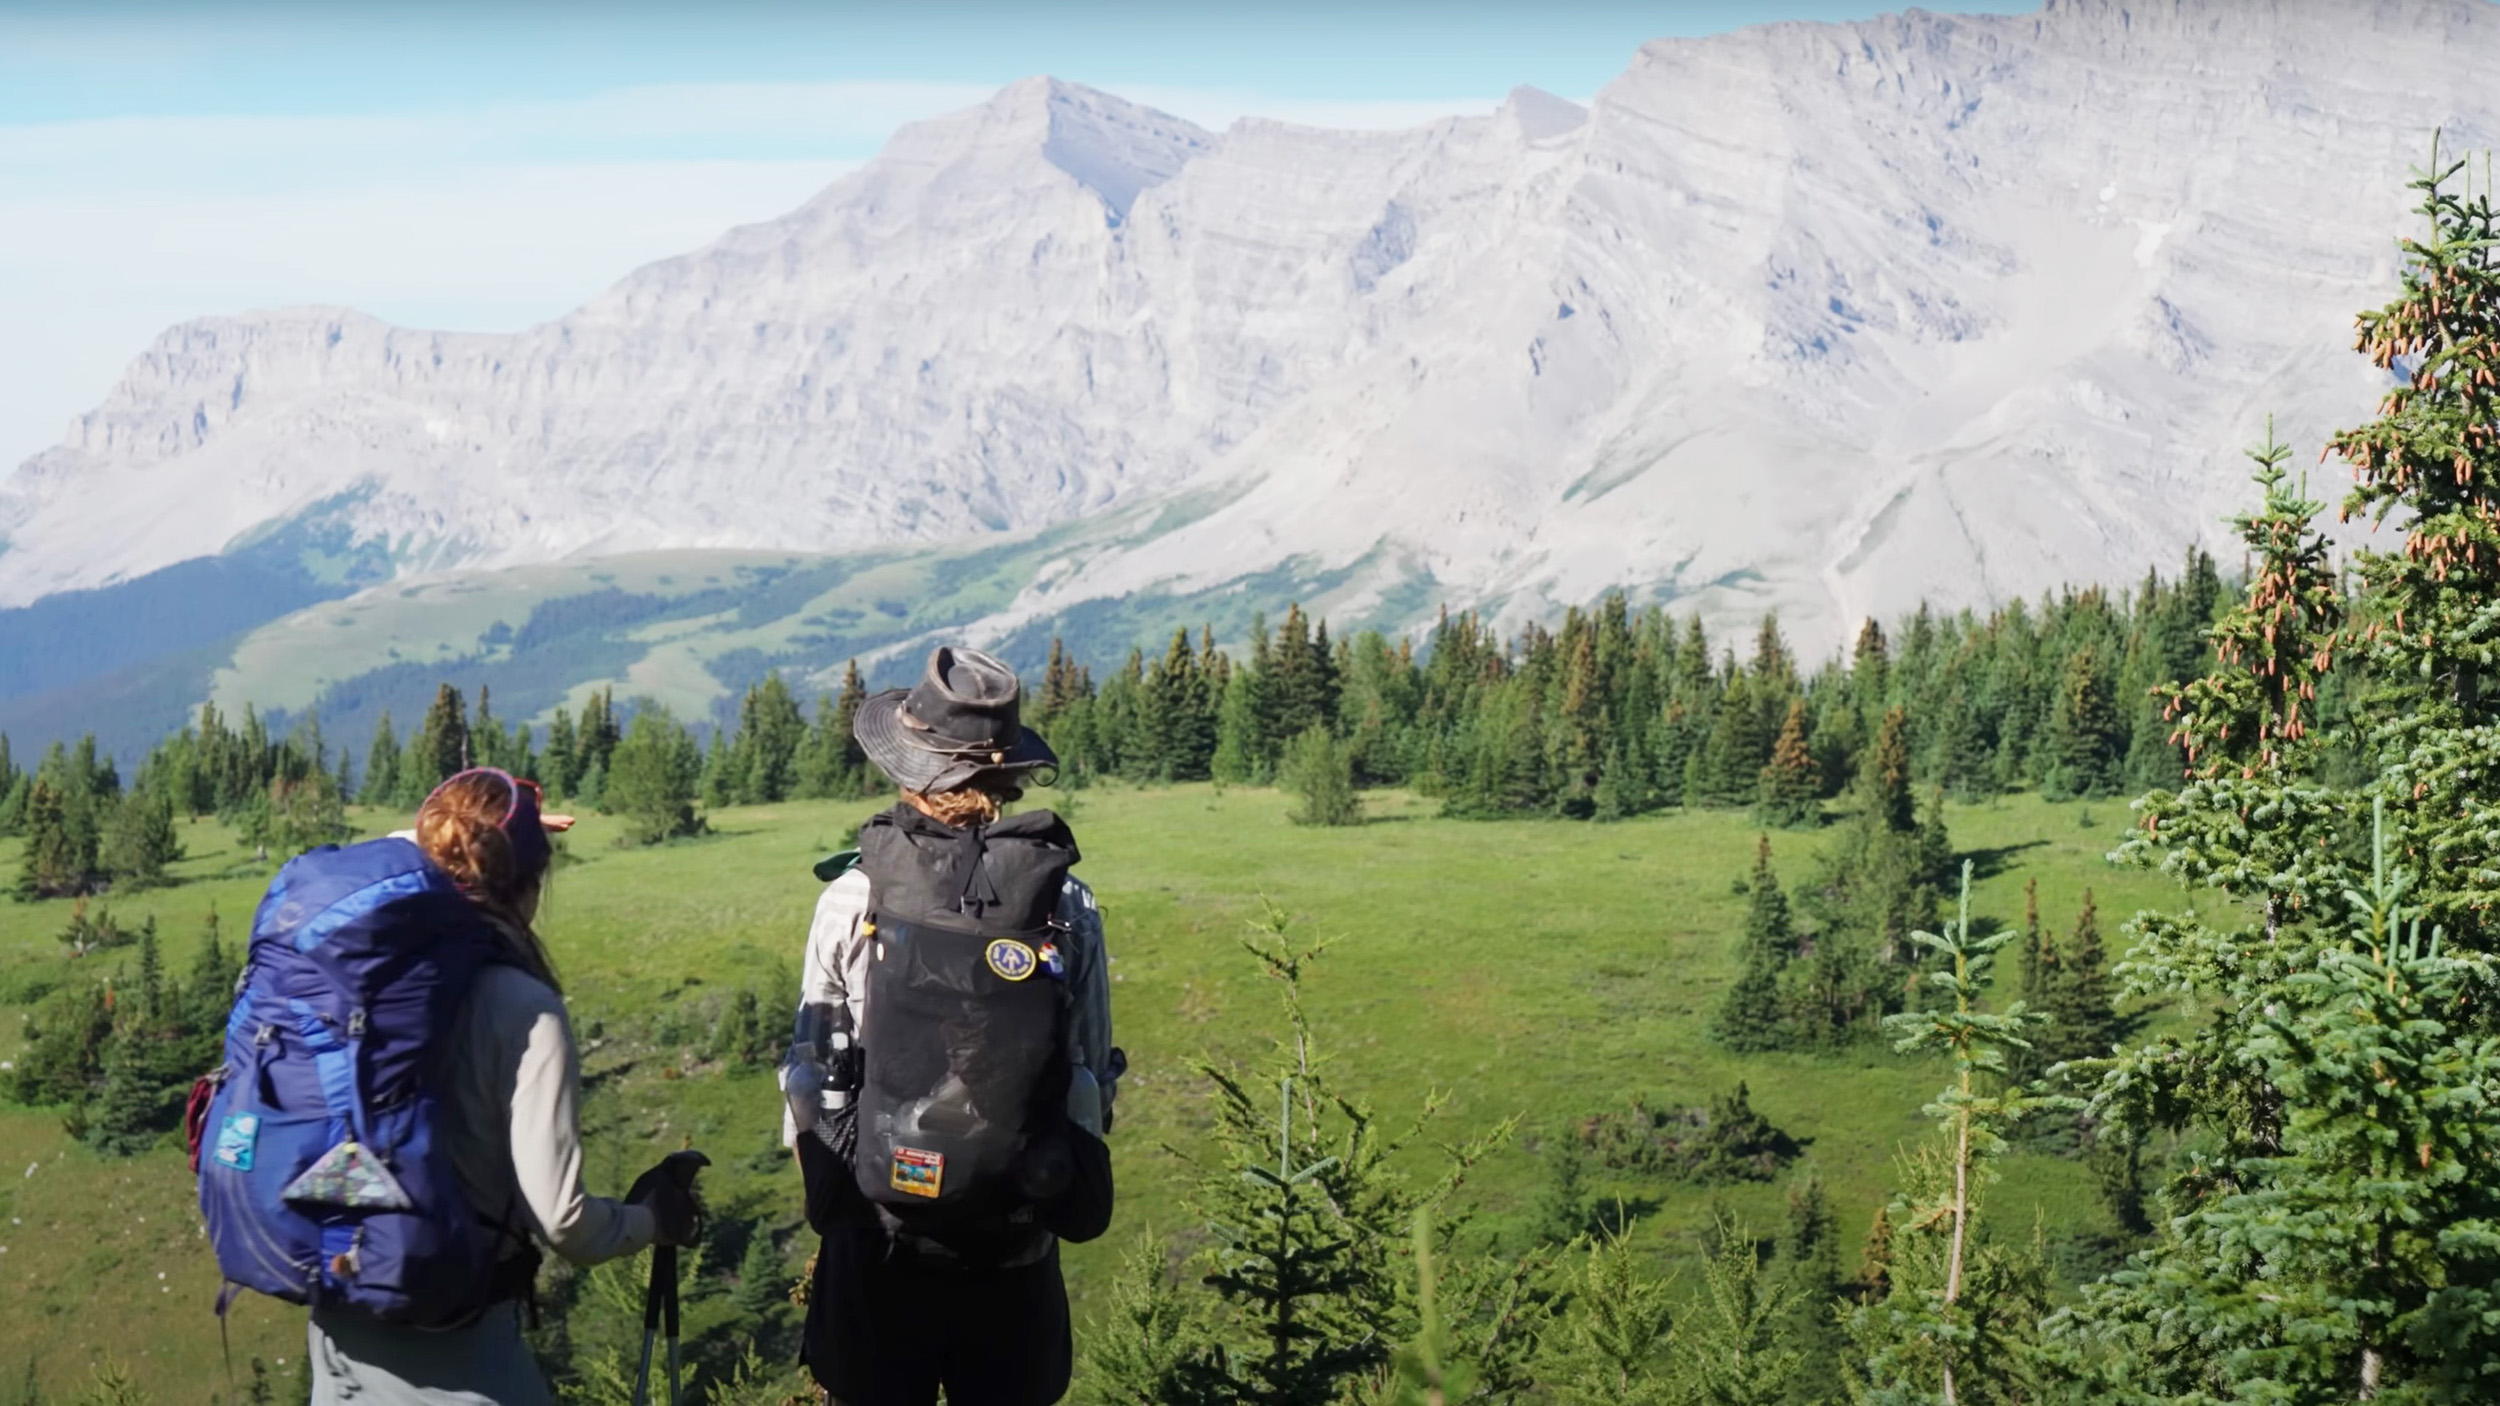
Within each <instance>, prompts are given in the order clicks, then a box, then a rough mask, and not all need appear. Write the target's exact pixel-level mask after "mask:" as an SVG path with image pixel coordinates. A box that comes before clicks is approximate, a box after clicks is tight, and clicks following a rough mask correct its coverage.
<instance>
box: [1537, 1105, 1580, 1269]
mask: <svg viewBox="0 0 2500 1406" xmlns="http://www.w3.org/2000/svg"><path fill="white" fill-rule="evenodd" d="M1537 1162H1538V1169H1539V1171H1540V1172H1541V1173H1542V1175H1541V1176H1540V1177H1539V1179H1538V1182H1537V1190H1536V1201H1535V1202H1534V1204H1533V1205H1531V1206H1530V1207H1529V1210H1528V1235H1529V1238H1530V1239H1531V1240H1533V1241H1534V1242H1536V1243H1538V1244H1543V1245H1568V1244H1570V1243H1571V1242H1573V1241H1575V1240H1577V1239H1579V1238H1580V1237H1581V1236H1583V1235H1586V1234H1588V1232H1589V1222H1590V1207H1589V1188H1588V1148H1587V1146H1586V1145H1585V1144H1583V1143H1582V1142H1581V1141H1580V1132H1579V1129H1577V1128H1573V1127H1565V1128H1563V1129H1562V1130H1561V1131H1560V1132H1557V1133H1555V1134H1554V1135H1553V1136H1551V1137H1549V1138H1547V1139H1546V1140H1545V1147H1544V1150H1543V1151H1542V1152H1541V1153H1540V1154H1539V1156H1538V1158H1537Z"/></svg>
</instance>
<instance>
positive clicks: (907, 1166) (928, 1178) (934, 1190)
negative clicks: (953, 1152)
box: [891, 1147, 946, 1198]
mask: <svg viewBox="0 0 2500 1406" xmlns="http://www.w3.org/2000/svg"><path fill="white" fill-rule="evenodd" d="M945 1180H946V1158H945V1157H944V1156H943V1155H941V1154H939V1153H935V1152H923V1151H921V1150H920V1149H919V1148H917V1147H898V1148H896V1149H894V1174H893V1177H892V1178H891V1182H892V1185H893V1187H894V1189H895V1190H897V1191H899V1192H901V1193H903V1194H904V1195H905V1196H927V1197H931V1198H934V1197H936V1195H937V1194H938V1187H939V1186H940V1185H941V1184H943V1183H944V1182H945Z"/></svg>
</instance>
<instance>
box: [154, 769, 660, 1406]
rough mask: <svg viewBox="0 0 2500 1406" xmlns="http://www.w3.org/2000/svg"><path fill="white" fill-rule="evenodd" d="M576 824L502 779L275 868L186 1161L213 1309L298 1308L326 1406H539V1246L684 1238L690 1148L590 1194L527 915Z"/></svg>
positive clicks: (562, 1034) (555, 990) (564, 1037)
mask: <svg viewBox="0 0 2500 1406" xmlns="http://www.w3.org/2000/svg"><path fill="white" fill-rule="evenodd" d="M570 824H571V821H570V820H569V819H567V818H566V817H563V816H551V815H545V814H543V813H542V808H541V805H540V797H539V793H538V787H537V785H536V784H535V783H533V782H530V781H527V780H524V779H521V778H518V777H514V776H511V775H509V774H508V773H505V772H502V771H498V770H494V769H492V768H480V769H477V770H472V771H464V772H461V773H460V774H458V775H456V776H454V777H452V778H451V779H449V780H447V781H445V782H444V783H443V784H442V785H441V786H440V787H439V788H437V789H436V790H435V792H434V793H433V794H432V795H431V796H428V797H427V798H426V801H425V804H424V805H423V806H422V807H421V808H420V809H419V810H418V812H417V824H416V828H415V829H414V830H413V831H408V832H402V833H401V834H398V835H394V836H391V837H388V838H385V839H380V840H373V841H369V842H367V843H364V844H358V845H351V846H348V847H346V848H343V849H341V848H334V847H330V846H324V847H322V848H320V849H316V850H313V851H311V852H310V853H307V854H304V855H302V856H300V857H298V858H296V859H295V860H293V861H291V862H289V863H288V864H287V865H286V867H285V868H283V869H281V870H280V871H279V872H278V876H277V878H276V879H275V880H274V881H273V882H272V883H271V884H270V886H269V893H268V896H267V897H266V898H265V899H263V900H262V902H261V905H260V910H259V912H258V913H257V914H256V915H255V917H254V918H253V922H252V942H251V949H250V953H249V956H248V958H247V960H246V963H245V967H244V973H243V978H242V980H241V981H240V982H239V983H238V986H237V996H236V1002H235V1010H234V1014H233V1017H232V1018H231V1020H229V1022H228V1024H227V1035H226V1061H225V1064H224V1065H223V1066H222V1067H221V1068H219V1069H218V1070H217V1072H216V1073H214V1074H212V1075H210V1076H209V1077H208V1078H207V1079H204V1080H202V1081H201V1087H200V1088H199V1089H197V1090H195V1091H194V1093H193V1106H192V1116H191V1119H190V1124H191V1137H192V1144H191V1145H192V1163H193V1167H194V1169H195V1170H196V1171H197V1172H198V1173H199V1177H200V1209H201V1212H202V1214H203V1215H204V1216H205V1217H206V1219H207V1222H208V1234H209V1239H210V1241H211V1243H212V1244H213V1245H214V1246H215V1248H216V1251H217V1262H218V1267H219V1269H220V1271H221V1272H222V1273H223V1274H224V1276H225V1278H226V1281H227V1285H228V1287H227V1290H226V1291H225V1293H224V1294H221V1295H220V1297H219V1300H218V1311H219V1312H220V1313H221V1314H222V1313H223V1312H224V1311H225V1306H226V1304H227V1303H228V1302H229V1301H230V1300H231V1297H232V1295H233V1293H234V1291H235V1290H236V1289H237V1288H247V1289H255V1290H258V1291H260V1292H262V1293H265V1294H270V1295H273V1296H275V1297H278V1298H281V1299H285V1300H287V1301H288V1302H291V1303H302V1304H308V1305H310V1307H311V1310H312V1312H311V1322H310V1326H309V1328H308V1335H309V1351H310V1360H311V1363H312V1368H313V1393H312V1399H313V1401H314V1402H315V1403H318V1404H319V1406H328V1403H333V1402H346V1401H353V1402H355V1403H356V1404H357V1406H407V1404H409V1403H437V1402H440V1403H449V1402H461V1403H471V1404H472V1406H474V1403H479V1402H493V1403H501V1404H502V1406H513V1403H524V1404H526V1406H535V1404H536V1403H542V1402H548V1401H550V1400H551V1399H552V1398H551V1397H550V1396H549V1394H548V1389H547V1384H546V1381H545V1379H544V1378H542V1377H541V1376H540V1374H539V1371H538V1367H537V1364H536V1362H535V1361H534V1360H533V1359H532V1357H531V1354H530V1351H529V1348H528V1345H527V1344H526V1343H525V1342H524V1341H523V1340H522V1337H521V1330H522V1320H523V1314H522V1306H523V1305H524V1304H525V1303H527V1302H528V1301H529V1299H530V1295H531V1288H532V1284H533V1281H534V1278H535V1275H536V1271H537V1266H538V1262H539V1253H538V1248H537V1247H538V1246H539V1245H542V1244H543V1245H545V1246H547V1247H548V1248H550V1249H552V1250H553V1251H554V1252H555V1253H556V1254H558V1255H560V1256H562V1257H563V1258H564V1259H566V1260H568V1261H570V1262H572V1263H574V1264H577V1265H593V1264H598V1263H600V1262H602V1261H604V1260H610V1259H615V1258H617V1257H619V1256H622V1255H629V1254H632V1253H634V1252H636V1251H638V1250H641V1249H643V1248H644V1247H645V1246H648V1245H652V1244H655V1243H657V1244H662V1245H685V1244H692V1243H694V1240H695V1238H696V1236H697V1235H698V1233H699V1232H700V1228H701V1216H700V1212H699V1209H698V1207H697V1204H696V1202H695V1199H694V1194H693V1190H692V1182H693V1172H694V1169H695V1168H696V1167H697V1166H699V1165H701V1163H702V1157H701V1154H699V1153H690V1152H688V1153H678V1154H675V1155H674V1156H672V1157H671V1158H669V1159H668V1160H667V1161H665V1162H663V1163H662V1165H661V1166H658V1167H654V1168H653V1169H652V1170H651V1171H649V1172H647V1173H645V1174H644V1175H643V1176H642V1178H641V1179H640V1180H638V1181H636V1182H635V1183H634V1186H633V1188H632V1189H631V1190H630V1191H629V1192H628V1193H627V1195H626V1198H625V1199H624V1200H622V1201H614V1200H609V1199H606V1198H604V1197H598V1196H592V1195H589V1194H588V1193H586V1192H585V1191H584V1190H583V1186H582V1141H581V1126H580V1121H579V1118H578V1107H579V1103H580V1097H581V1060H580V1056H579V1054H578V1052H577V1051H576V1049H575V1047H574V1044H573V1036H572V1031H571V1028H570V1026H569V1025H568V1024H567V1022H566V1018H565V1011H564V1000H563V997H562V995H561V994H560V991H561V988H560V987H559V986H558V985H557V982H556V974H555V968H554V965H553V963H552V962H551V961H550V960H549V959H548V956H547V949H546V947H545V945H544V944H543V943H541V942H540V940H539V937H538V934H537V931H536V929H535V928H534V927H533V922H534V920H535V918H536V916H537V912H538V906H539V900H540V898H541V896H542V895H543V894H544V893H545V891H546V878H547V871H548V868H549V865H550V861H551V860H552V858H553V847H552V844H551V841H550V840H549V838H548V836H549V832H550V831H556V830H562V829H563V828H565V827H566V826H569V825H570Z"/></svg>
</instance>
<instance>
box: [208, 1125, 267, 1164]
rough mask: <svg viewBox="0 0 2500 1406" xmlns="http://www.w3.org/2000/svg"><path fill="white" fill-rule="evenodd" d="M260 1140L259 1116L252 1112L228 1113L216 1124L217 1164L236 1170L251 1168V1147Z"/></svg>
mask: <svg viewBox="0 0 2500 1406" xmlns="http://www.w3.org/2000/svg"><path fill="white" fill-rule="evenodd" d="M259 1141H260V1117H259V1115H258V1114H253V1113H235V1114H230V1115H228V1117H227V1118H226V1121H224V1122H223V1123H220V1124H218V1125H217V1152H216V1159H217V1164H218V1165H219V1166H223V1167H232V1168H234V1169H235V1170H236V1171H238V1172H248V1171H250V1170H251V1169H252V1147H253V1144H255V1143H257V1142H259Z"/></svg>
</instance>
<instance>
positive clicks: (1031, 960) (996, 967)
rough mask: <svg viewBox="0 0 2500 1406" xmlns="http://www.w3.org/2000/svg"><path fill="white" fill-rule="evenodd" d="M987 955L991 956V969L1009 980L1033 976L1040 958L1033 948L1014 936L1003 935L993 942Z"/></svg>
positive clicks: (1020, 979)
mask: <svg viewBox="0 0 2500 1406" xmlns="http://www.w3.org/2000/svg"><path fill="white" fill-rule="evenodd" d="M986 955H987V956H988V957H989V961H990V970H991V971H994V972H996V973H998V974H999V975H1000V976H1003V977H1005V978H1007V979H1008V980H1009V981H1022V980H1024V979H1025V978H1026V977H1028V976H1031V975H1032V974H1033V968H1034V966H1035V965H1036V964H1037V962H1038V960H1039V959H1037V958H1036V957H1034V955H1033V949H1032V948H1030V947H1027V946H1025V945H1024V944H1023V943H1021V942H1018V941H1016V940H1015V939H1014V938H1012V937H1002V938H1000V939H998V940H997V941H996V942H993V943H991V944H990V947H989V951H988V953H987V954H986Z"/></svg>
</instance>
